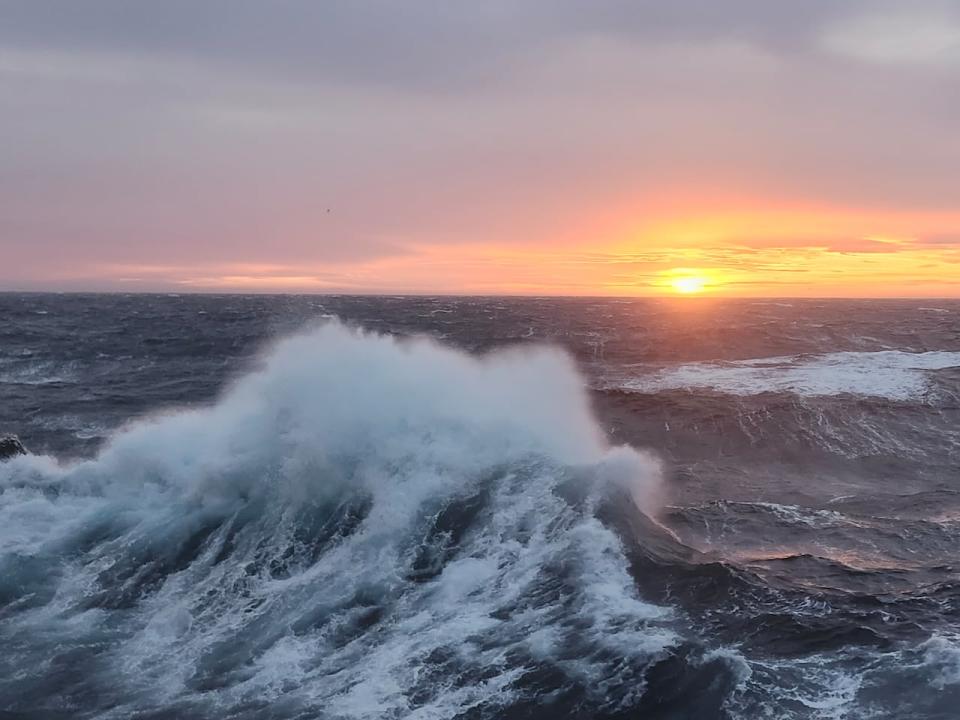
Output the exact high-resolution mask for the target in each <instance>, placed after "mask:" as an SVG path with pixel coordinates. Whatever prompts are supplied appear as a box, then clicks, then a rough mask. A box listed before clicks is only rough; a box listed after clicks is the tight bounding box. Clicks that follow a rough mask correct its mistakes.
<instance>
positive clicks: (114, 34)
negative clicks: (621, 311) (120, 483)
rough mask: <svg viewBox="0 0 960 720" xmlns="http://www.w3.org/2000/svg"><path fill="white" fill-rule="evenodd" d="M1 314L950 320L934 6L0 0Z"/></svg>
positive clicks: (957, 289)
mask: <svg viewBox="0 0 960 720" xmlns="http://www.w3.org/2000/svg"><path fill="white" fill-rule="evenodd" d="M0 289H8V290H119V291H165V292H169V291H172V292H186V291H244V292H246V291H251V292H277V291H291V292H301V291H305V292H364V293H366V292H386V293H479V294H496V293H506V294H576V295H657V294H664V293H667V294H673V293H676V292H683V291H692V292H698V293H699V292H702V293H711V294H716V295H752V296H756V295H760V296H960V2H958V1H957V0H952V1H950V0H944V1H943V2H924V1H923V0H909V1H908V0H903V1H901V2H884V1H883V0H862V1H861V0H723V1H720V0H669V2H668V1H667V0H654V1H651V0H591V1H590V2H586V1H585V0H579V1H576V2H574V1H572V0H525V1H523V2H519V1H518V0H485V1H484V2H458V1H456V0H436V1H426V0H412V1H410V2H396V1H395V0H389V1H386V0H374V1H364V0H342V1H333V0H332V1H330V2H317V1H314V0H277V1H275V2H251V1H247V0H212V1H209V2H203V3H198V2H196V1H195V0H164V1H163V2H149V3H148V2H129V1H128V0H88V1H86V2H75V1H73V0H62V1H60V2H48V1H47V0H22V1H17V0H10V1H6V2H4V1H3V0H0Z"/></svg>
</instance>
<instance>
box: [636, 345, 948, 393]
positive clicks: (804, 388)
mask: <svg viewBox="0 0 960 720" xmlns="http://www.w3.org/2000/svg"><path fill="white" fill-rule="evenodd" d="M957 367H960V352H947V351H931V352H922V353H912V352H902V351H896V350H881V351H875V352H835V353H825V354H822V355H793V356H784V357H769V358H754V359H750V360H733V361H726V362H719V361H718V362H696V363H686V364H682V365H677V366H674V367H668V368H663V369H660V370H657V371H654V372H651V373H649V374H645V375H644V376H642V377H637V378H631V379H629V380H626V381H625V382H623V383H622V385H621V386H622V387H623V389H625V390H633V391H638V392H660V391H662V390H678V389H701V390H702V389H710V390H716V391H719V392H723V393H728V394H731V395H759V394H761V393H767V392H787V393H793V394H796V395H801V396H808V397H819V396H829V395H841V394H844V393H848V394H851V395H861V396H866V397H880V398H886V399H888V400H895V401H905V400H913V399H917V398H921V397H923V395H924V394H925V393H926V392H928V390H929V389H930V377H929V373H930V371H934V370H945V369H948V368H957Z"/></svg>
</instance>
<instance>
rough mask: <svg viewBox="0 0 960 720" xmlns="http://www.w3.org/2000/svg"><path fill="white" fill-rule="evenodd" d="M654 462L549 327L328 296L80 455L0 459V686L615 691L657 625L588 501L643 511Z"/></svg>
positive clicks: (351, 692) (655, 636) (123, 693)
mask: <svg viewBox="0 0 960 720" xmlns="http://www.w3.org/2000/svg"><path fill="white" fill-rule="evenodd" d="M658 477H659V469H658V466H657V463H656V461H655V460H653V459H652V458H650V457H648V456H646V455H644V454H642V453H639V452H637V451H635V450H633V449H631V448H628V447H617V448H611V447H609V446H608V445H607V444H606V442H605V441H604V439H603V434H602V432H601V430H600V429H599V428H598V426H597V423H596V422H595V420H594V418H593V416H592V413H591V411H590V408H589V403H588V398H587V396H586V394H585V391H584V389H583V383H582V380H581V378H580V377H579V376H578V374H577V373H576V371H575V369H574V366H573V364H572V362H571V361H570V360H569V358H568V357H567V356H566V355H564V354H563V353H561V352H559V351H556V350H552V349H545V348H541V349H525V350H511V351H503V352H498V353H495V354H491V355H488V356H485V357H482V358H474V357H470V356H468V355H465V354H462V353H459V352H456V351H453V350H450V349H445V348H442V347H439V346H437V345H435V344H433V343H431V342H429V341H426V340H410V341H400V340H397V339H393V338H390V337H384V336H379V335H374V334H367V333H363V332H360V331H356V330H352V329H348V328H345V327H343V326H341V325H339V324H336V323H331V324H327V325H325V326H322V327H320V328H318V329H316V330H315V331H313V332H310V333H307V334H304V335H301V336H297V337H294V338H291V339H288V340H286V341H284V342H282V343H280V344H279V345H278V346H277V347H276V348H275V349H274V350H273V351H272V352H271V353H269V354H268V355H267V356H265V357H264V358H263V360H262V363H261V365H260V366H259V367H258V368H257V369H256V370H255V371H254V372H252V373H250V374H249V375H247V376H245V377H243V378H241V379H240V380H239V381H238V382H236V383H235V384H234V385H233V386H232V387H231V388H230V389H229V390H228V391H227V392H226V393H225V394H224V395H223V397H222V398H221V399H220V400H219V401H218V402H217V403H216V404H214V405H211V406H207V407H201V408H194V409H188V410H181V411H177V412H170V413H167V414H163V415H159V416H156V417H153V418H150V419H146V420H142V421H139V422H137V423H135V424H133V425H132V426H130V427H128V428H126V429H125V430H123V431H122V432H120V433H119V434H117V435H116V436H115V437H113V438H112V440H111V441H110V442H109V443H108V445H107V446H106V448H105V449H104V450H103V451H102V452H101V454H100V455H99V456H98V457H97V458H95V459H93V460H88V461H83V462H79V463H75V464H69V465H60V464H58V463H57V462H56V461H55V460H54V459H52V458H44V457H32V456H25V457H18V458H13V459H11V460H10V461H9V462H7V463H4V464H3V465H0V512H2V514H3V517H4V522H3V523H2V526H0V639H2V642H3V646H4V652H3V653H2V656H0V697H2V698H3V699H4V702H5V703H7V705H6V706H5V709H6V710H8V711H14V712H18V711H19V712H25V711H37V710H38V709H46V710H59V711H63V712H68V713H70V714H71V715H72V716H73V717H93V716H96V717H105V718H106V717H111V718H113V717H116V718H120V717H130V716H131V715H134V714H137V713H150V712H152V711H157V710H159V709H161V708H162V709H163V710H164V711H166V712H173V713H174V714H177V713H180V714H181V715H200V716H204V715H211V716H217V717H224V716H230V717H263V713H264V712H265V708H267V707H269V708H270V712H271V716H278V715H289V716H297V715H299V714H301V713H304V712H309V711H311V710H313V711H317V710H318V709H321V708H322V714H323V716H324V717H330V718H384V717H400V716H402V717H412V718H447V717H455V716H461V715H463V714H464V713H468V712H480V713H482V714H483V713H485V714H491V713H492V714H496V712H497V708H503V707H505V706H508V705H509V706H511V707H513V708H518V707H523V706H524V704H525V703H529V704H536V705H537V706H539V707H549V706H551V704H553V705H554V706H556V707H564V708H565V709H566V710H569V709H570V708H571V707H576V706H577V705H578V703H579V704H580V705H582V706H584V707H590V708H592V709H593V710H595V711H598V712H600V711H603V710H604V709H606V710H607V711H610V712H613V711H615V710H617V709H618V708H619V709H621V710H622V709H624V708H629V707H631V706H633V705H636V703H637V702H638V698H639V697H641V696H642V695H643V693H644V688H645V682H646V680H645V671H646V670H647V668H648V667H649V666H650V664H651V663H653V662H655V661H656V660H657V659H659V658H662V657H663V656H664V654H665V652H666V651H667V650H668V649H669V648H670V647H671V646H673V645H674V644H675V643H676V642H677V637H676V635H675V634H674V632H673V631H672V630H671V629H669V627H668V625H669V622H668V621H669V620H670V618H671V611H670V610H669V609H667V608H664V607H661V606H657V605H653V604H650V603H647V602H644V601H643V600H641V599H640V598H639V597H638V596H637V594H636V589H635V583H634V581H633V579H632V578H631V576H630V573H629V567H628V560H627V558H626V556H625V554H624V552H623V548H622V547H621V543H620V539H619V537H618V535H617V534H616V533H615V532H614V531H613V530H611V529H610V527H608V525H606V524H604V523H602V522H601V521H600V519H598V514H597V512H596V508H597V506H598V498H599V497H601V496H602V495H603V493H604V492H605V489H609V488H611V487H614V488H617V489H618V490H619V491H620V492H621V495H626V493H624V492H623V491H626V492H627V493H629V496H630V497H632V499H633V501H634V502H635V503H636V505H637V508H638V511H639V510H642V511H646V512H652V511H653V510H654V509H655V506H656V503H657V487H658ZM11 698H16V700H14V701H11V700H10V699H11ZM11 702H12V704H11Z"/></svg>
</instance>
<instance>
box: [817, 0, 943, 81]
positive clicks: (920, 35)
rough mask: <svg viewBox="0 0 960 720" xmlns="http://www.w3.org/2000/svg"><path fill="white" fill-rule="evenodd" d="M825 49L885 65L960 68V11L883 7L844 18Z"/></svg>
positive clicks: (829, 30) (829, 33) (832, 28)
mask: <svg viewBox="0 0 960 720" xmlns="http://www.w3.org/2000/svg"><path fill="white" fill-rule="evenodd" d="M820 39H821V43H822V45H823V47H824V48H825V49H826V50H828V51H830V52H834V53H837V54H838V55H842V56H847V57H850V58H853V59H856V60H862V61H864V62H870V63H878V64H884V65H906V66H919V67H936V66H942V67H945V68H950V67H958V66H960V13H957V12H956V11H950V10H949V9H948V8H947V7H946V6H943V7H941V8H940V9H939V11H938V10H937V9H934V8H930V9H925V8H924V7H923V6H922V4H921V5H920V6H919V7H915V8H909V7H907V6H906V4H904V5H902V6H900V7H889V6H888V7H886V8H884V7H883V6H881V7H880V8H878V9H875V10H872V11H870V12H868V13H865V14H861V15H853V16H850V17H846V18H842V19H840V20H838V21H836V22H834V23H832V24H831V25H829V26H828V27H826V28H825V29H824V31H823V33H822V35H821V38H820Z"/></svg>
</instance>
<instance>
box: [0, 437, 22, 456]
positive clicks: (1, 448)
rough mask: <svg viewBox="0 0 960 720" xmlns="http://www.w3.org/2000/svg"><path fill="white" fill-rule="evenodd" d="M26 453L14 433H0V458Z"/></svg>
mask: <svg viewBox="0 0 960 720" xmlns="http://www.w3.org/2000/svg"><path fill="white" fill-rule="evenodd" d="M26 454H27V449H26V448H25V447H24V446H23V443H22V442H20V438H18V437H17V436H16V435H0V460H9V459H10V458H12V457H15V456H17V455H26Z"/></svg>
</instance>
